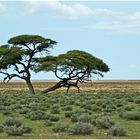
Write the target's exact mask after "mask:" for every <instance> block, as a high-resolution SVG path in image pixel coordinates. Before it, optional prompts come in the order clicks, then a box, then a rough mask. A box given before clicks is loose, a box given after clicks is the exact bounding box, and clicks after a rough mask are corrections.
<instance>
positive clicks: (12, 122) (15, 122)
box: [3, 118, 22, 127]
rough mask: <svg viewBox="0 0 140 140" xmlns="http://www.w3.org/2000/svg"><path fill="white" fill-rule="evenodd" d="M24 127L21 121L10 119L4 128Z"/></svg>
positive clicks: (4, 124) (6, 121)
mask: <svg viewBox="0 0 140 140" xmlns="http://www.w3.org/2000/svg"><path fill="white" fill-rule="evenodd" d="M21 125H22V122H21V121H20V120H17V119H15V118H8V119H7V120H5V122H4V123H3V126H8V127H10V126H16V127H19V126H21Z"/></svg>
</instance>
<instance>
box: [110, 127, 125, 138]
mask: <svg viewBox="0 0 140 140" xmlns="http://www.w3.org/2000/svg"><path fill="white" fill-rule="evenodd" d="M109 134H111V135H113V136H126V131H125V130H124V129H123V128H121V127H119V126H117V125H114V126H112V127H111V128H110V129H109Z"/></svg>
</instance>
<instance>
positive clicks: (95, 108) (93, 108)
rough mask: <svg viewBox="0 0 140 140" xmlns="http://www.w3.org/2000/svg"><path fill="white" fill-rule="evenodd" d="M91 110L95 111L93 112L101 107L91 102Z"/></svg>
mask: <svg viewBox="0 0 140 140" xmlns="http://www.w3.org/2000/svg"><path fill="white" fill-rule="evenodd" d="M92 111H95V112H97V111H101V108H100V107H99V106H97V105H96V104H93V105H92Z"/></svg>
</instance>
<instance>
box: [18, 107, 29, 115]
mask: <svg viewBox="0 0 140 140" xmlns="http://www.w3.org/2000/svg"><path fill="white" fill-rule="evenodd" d="M18 112H19V113H20V114H27V113H28V112H30V109H28V108H22V109H20V110H19V111H18Z"/></svg>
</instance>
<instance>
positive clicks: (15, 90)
mask: <svg viewBox="0 0 140 140" xmlns="http://www.w3.org/2000/svg"><path fill="white" fill-rule="evenodd" d="M54 84H55V82H53V81H49V82H48V81H35V82H33V85H34V87H35V90H36V92H37V95H35V96H32V95H29V94H27V92H28V90H27V88H26V85H25V83H23V82H19V81H16V82H11V83H8V84H3V83H0V93H1V94H0V126H2V127H3V130H4V132H3V130H1V129H0V138H37V139H43V138H45V139H47V138H54V139H57V138H60V139H61V138H65V139H66V138H76V139H78V138H86V139H87V138H92V139H94V138H106V139H108V138H140V133H139V132H140V127H139V126H140V81H94V82H93V85H92V86H91V83H84V84H82V85H80V91H81V92H80V93H77V89H75V88H72V89H70V93H69V94H66V93H65V92H66V89H65V88H64V89H60V90H57V91H54V92H52V93H50V94H48V95H43V94H41V92H40V91H42V90H44V89H46V88H47V87H49V86H51V85H54ZM9 118H15V119H17V120H20V121H21V122H22V123H23V125H25V126H27V127H30V128H32V131H31V133H24V134H23V135H22V136H11V135H9V136H8V135H7V134H9V133H8V132H7V126H6V127H5V121H6V120H7V119H9ZM0 128H1V127H0ZM10 129H11V128H10ZM8 131H9V130H8ZM15 131H19V130H15ZM12 132H13V131H12ZM115 135H116V136H115ZM121 135H122V136H121Z"/></svg>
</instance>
